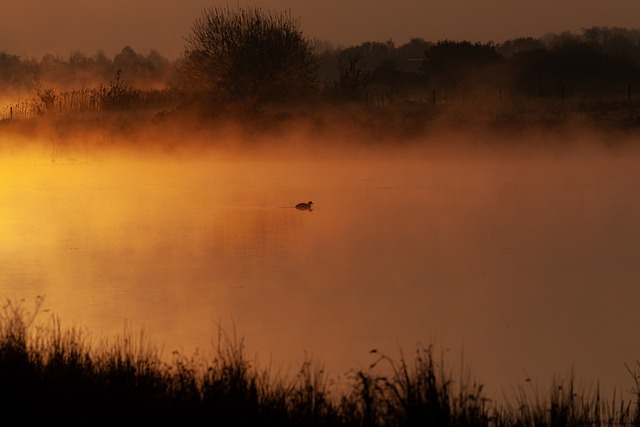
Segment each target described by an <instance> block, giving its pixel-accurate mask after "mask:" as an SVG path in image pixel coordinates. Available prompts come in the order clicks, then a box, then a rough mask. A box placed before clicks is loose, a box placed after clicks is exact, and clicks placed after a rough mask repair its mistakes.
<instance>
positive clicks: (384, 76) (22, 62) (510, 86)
mask: <svg viewBox="0 0 640 427" xmlns="http://www.w3.org/2000/svg"><path fill="white" fill-rule="evenodd" d="M185 40H186V46H185V49H184V51H183V53H182V55H181V56H180V58H178V59H176V60H169V59H167V58H165V57H163V56H162V55H161V54H160V53H159V52H158V51H156V50H152V51H149V52H147V53H144V54H142V53H138V52H135V51H134V50H133V49H132V48H131V47H129V46H127V47H125V48H123V49H122V51H121V52H120V53H118V54H116V55H115V56H114V57H113V58H109V57H108V56H107V55H106V54H105V53H104V52H102V51H98V52H96V53H95V54H93V55H86V54H84V53H81V52H72V53H71V54H70V55H69V56H68V57H66V58H65V57H63V56H59V55H56V56H54V55H50V54H47V55H45V56H43V57H42V58H41V59H40V60H36V59H33V58H23V57H19V56H17V55H13V54H9V53H5V52H0V101H1V102H2V104H3V105H0V119H6V118H30V117H35V116H40V115H44V114H50V113H54V114H57V113H65V112H77V111H96V110H119V109H125V110H126V109H131V108H135V107H145V108H150V109H152V110H154V109H155V111H156V112H158V111H164V110H172V108H178V109H180V108H182V109H183V110H185V109H186V108H191V109H192V108H193V106H194V105H196V106H197V108H198V109H199V110H209V111H210V112H214V113H215V112H220V111H221V110H224V109H225V108H227V106H228V105H234V108H235V106H237V105H240V106H241V107H242V106H244V107H247V106H248V107H249V110H256V109H257V108H259V106H263V105H265V104H271V105H273V104H278V105H283V104H287V103H291V102H292V101H293V102H295V103H296V104H298V105H299V104H300V103H307V104H309V105H312V104H313V105H315V104H317V103H318V102H325V103H326V102H329V103H334V104H335V103H338V104H339V103H342V102H358V103H362V104H369V105H374V106H386V105H389V104H393V105H397V104H398V103H403V102H407V101H409V102H412V103H414V104H419V105H422V106H427V105H429V106H430V105H436V104H439V105H447V104H451V103H455V102H462V101H469V100H471V101H481V102H487V101H495V100H496V99H498V100H499V99H503V98H507V99H511V100H514V99H515V100H518V99H529V100H531V99H534V100H536V99H537V100H539V99H541V100H545V99H562V100H564V99H565V98H569V97H573V98H574V99H577V98H580V99H581V100H582V99H589V100H590V101H594V100H595V101H596V102H599V101H605V102H609V101H612V100H613V101H615V102H618V101H620V100H625V101H631V100H632V99H637V98H638V96H639V95H638V94H640V30H635V29H622V28H608V27H592V28H588V29H583V30H582V31H581V32H580V33H577V34H576V33H570V32H565V33H560V34H548V35H546V36H544V37H541V38H532V37H527V38H516V39H512V40H507V41H505V42H503V43H493V42H489V43H479V42H476V43H474V42H470V41H451V40H441V41H437V42H431V41H426V40H424V39H422V38H414V39H412V40H410V41H409V42H407V43H404V44H402V45H399V46H396V44H395V43H393V42H392V41H387V42H366V43H362V44H360V45H357V46H350V47H346V48H343V47H339V48H336V47H332V46H328V45H321V44H319V43H318V42H317V41H315V40H312V39H309V38H307V37H306V36H304V34H303V32H302V30H301V29H300V26H299V23H298V21H297V20H295V19H292V18H291V16H290V15H289V14H287V13H271V12H263V11H262V10H261V9H238V10H230V9H228V8H226V9H225V8H212V9H208V10H205V12H204V13H203V15H202V17H201V18H199V19H197V20H196V21H195V23H194V26H193V28H192V33H191V34H190V35H189V36H188V37H187V38H186V39H185ZM185 106H187V107H185ZM203 107H204V108H203ZM581 108H582V107H581ZM190 111H191V110H190ZM419 113H420V114H421V117H422V116H424V114H423V112H420V111H419ZM509 114H510V118H508V120H510V121H513V117H523V109H522V108H521V107H520V106H518V111H517V113H516V114H515V116H514V114H513V113H509ZM625 114H626V113H625ZM631 115H632V116H633V112H632V113H631ZM511 116H513V117H511ZM627 116H628V115H627ZM403 120H404V119H403ZM420 120H422V118H421V119H420ZM499 120H502V119H499Z"/></svg>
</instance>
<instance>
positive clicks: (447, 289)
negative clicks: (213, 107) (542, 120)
mask: <svg viewBox="0 0 640 427" xmlns="http://www.w3.org/2000/svg"><path fill="white" fill-rule="evenodd" d="M637 162H638V158H637V157H636V156H635V155H633V154H632V153H631V154H629V155H626V156H612V155H610V154H606V153H593V152H574V153H571V154H568V153H564V154H562V155H558V153H555V154H553V153H544V152H540V153H538V154H536V155H526V156H523V155H519V154H517V153H516V154H512V155H504V154H497V153H489V154H487V153H484V154H481V153H479V152H478V153H476V155H472V156H470V155H465V156H460V155H457V154H454V155H445V154H443V153H435V152H433V151H429V150H427V151H411V150H409V151H406V150H405V151H404V152H403V151H402V150H396V151H395V154H393V155H390V154H389V153H384V152H380V153H376V152H375V150H372V151H371V152H369V153H367V152H364V151H360V152H356V151H354V152H352V153H349V152H340V153H339V154H338V155H333V154H328V153H325V154H318V153H317V152H316V153H315V154H314V155H301V154H299V153H298V154H295V155H290V154H286V153H281V154H280V155H276V154H274V153H273V152H271V154H270V155H264V154H257V155H252V156H248V157H243V156H240V155H238V154H237V153H235V154H234V153H227V154H222V153H210V154H207V155H204V156H202V155H199V156H197V157H196V158H186V157H182V158H176V157H171V156H165V157H163V156H156V157H149V158H145V159H143V158H140V157H137V158H136V157H134V156H124V155H121V154H119V155H109V156H103V157H102V158H100V156H88V158H87V159H86V161H85V160H69V159H65V158H58V159H55V162H52V161H51V159H50V158H49V157H48V156H42V155H41V154H40V155H31V156H6V157H4V158H3V159H2V185H0V232H1V233H2V237H3V238H2V241H1V242H0V262H1V263H2V265H3V269H2V271H1V272H0V282H1V283H2V286H3V288H2V296H3V297H17V298H25V299H27V300H28V299H30V298H35V296H36V295H45V296H46V305H47V307H48V308H50V309H51V310H53V311H54V312H55V313H56V314H57V315H59V316H60V317H61V319H62V321H63V322H65V323H71V324H81V325H83V326H86V327H87V328H88V329H89V331H93V333H95V334H106V335H112V334H117V333H120V332H121V331H122V325H123V323H124V322H125V321H126V320H128V321H131V322H132V323H133V324H134V325H145V328H146V330H147V332H148V334H149V336H150V337H151V338H152V339H153V340H154V341H157V342H159V343H161V344H163V345H164V348H165V352H166V353H167V354H170V352H171V351H172V350H174V349H182V350H184V351H185V352H187V353H189V352H191V351H193V350H194V349H195V348H200V349H201V350H206V349H208V348H210V345H211V343H212V340H213V339H215V336H216V333H217V332H216V328H217V324H218V323H219V322H220V323H222V325H223V326H226V327H227V328H231V327H232V325H235V327H236V329H237V331H238V333H239V334H240V335H242V336H244V337H245V338H246V340H247V344H248V346H249V349H250V350H251V351H255V352H256V353H257V354H258V355H259V357H260V359H261V360H263V361H266V360H268V359H270V358H272V360H273V361H274V363H276V364H277V365H278V366H285V367H286V366H288V364H289V363H295V362H297V361H300V360H301V359H302V358H303V357H304V352H305V351H307V352H309V353H310V354H312V355H313V356H314V357H316V358H317V359H318V360H320V361H322V362H325V363H326V364H327V368H328V369H329V371H330V372H333V373H336V374H341V373H344V372H346V371H347V370H348V369H349V368H352V367H357V366H359V364H367V363H368V362H369V360H368V359H367V354H368V350H370V349H371V348H373V347H377V348H380V349H384V350H386V351H387V352H393V351H395V350H396V348H397V346H402V347H403V348H405V349H407V350H409V351H410V349H411V348H412V347H413V345H414V344H415V343H416V342H429V341H430V340H431V339H436V342H439V343H442V344H443V345H445V346H447V347H450V348H452V349H453V351H457V350H460V349H461V348H464V352H465V357H466V358H467V359H468V360H470V361H471V363H472V368H473V371H474V373H476V374H477V375H478V376H479V377H480V378H481V379H482V380H483V381H484V382H486V383H487V384H489V385H492V384H494V385H496V386H495V388H494V390H493V391H494V392H497V391H499V388H500V387H508V384H511V383H513V382H521V381H522V380H523V377H524V375H525V374H524V373H525V372H526V375H528V376H530V377H533V378H535V379H536V380H538V381H541V382H542V381H545V380H547V379H549V378H550V375H551V374H553V373H564V372H568V370H569V369H571V367H575V368H576V371H577V373H578V374H579V375H580V376H581V377H587V378H588V379H592V378H593V379H594V380H595V379H599V380H600V381H601V384H602V387H603V389H606V387H607V386H619V385H620V383H623V382H625V381H626V379H627V378H626V375H628V374H627V373H626V371H625V370H624V363H625V362H629V361H631V360H633V358H634V357H637V350H638V349H637V345H636V344H635V341H634V340H633V339H630V337H629V335H628V333H629V329H628V325H630V324H635V323H637V321H638V320H639V319H638V314H637V310H636V309H635V302H636V301H637V300H638V298H640V294H639V293H638V292H639V290H638V287H637V286H636V284H637V283H638V280H639V279H640V269H639V267H638V265H637V262H636V259H635V255H636V254H637V253H638V252H639V250H640V247H639V243H638V242H640V227H638V226H637V218H636V217H637V215H636V213H637V212H638V211H639V210H640V172H638V171H639V170H640V168H637ZM308 200H313V201H314V208H315V209H314V211H313V212H301V211H298V210H296V209H294V208H293V206H294V205H295V204H296V203H298V202H301V201H308ZM596 343H597V344H596ZM550 348H553V349H555V351H554V352H553V355H552V356H550V353H549V349H550ZM611 349H615V351H612V350H611ZM454 359H455V357H454Z"/></svg>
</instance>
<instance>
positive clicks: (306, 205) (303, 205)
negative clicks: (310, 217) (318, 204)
mask: <svg viewBox="0 0 640 427" xmlns="http://www.w3.org/2000/svg"><path fill="white" fill-rule="evenodd" d="M311 205H313V202H311V201H310V202H309V203H298V204H297V205H296V209H298V210H300V211H309V212H311V211H312V210H313V208H312V207H311Z"/></svg>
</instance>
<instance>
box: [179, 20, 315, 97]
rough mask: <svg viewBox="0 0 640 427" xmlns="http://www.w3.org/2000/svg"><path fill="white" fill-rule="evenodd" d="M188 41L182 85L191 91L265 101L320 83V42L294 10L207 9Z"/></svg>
mask: <svg viewBox="0 0 640 427" xmlns="http://www.w3.org/2000/svg"><path fill="white" fill-rule="evenodd" d="M185 40H186V42H187V44H186V47H185V50H184V52H183V55H182V61H181V65H180V67H179V86H180V87H181V88H182V89H184V90H187V91H188V92H192V93H202V92H205V93H207V94H212V95H215V96H216V97H217V98H218V99H223V100H239V101H249V102H252V103H260V102H263V101H268V100H279V99H283V98H285V99H286V98H289V97H293V96H296V95H299V94H300V93H301V92H304V91H306V90H308V89H309V88H311V87H313V86H314V84H315V72H316V68H317V63H318V53H317V48H316V43H315V42H314V41H312V40H310V39H308V38H306V37H304V35H303V34H302V31H301V30H300V28H299V25H298V21H296V20H294V19H292V18H291V14H290V13H288V12H280V13H274V12H263V11H262V10H261V9H259V8H247V9H245V8H238V9H229V8H228V7H227V8H221V7H211V8H207V9H205V10H204V11H203V13H202V16H201V17H200V18H199V19H197V20H196V21H195V23H194V24H193V27H192V31H191V33H190V34H189V35H188V36H187V37H186V38H185Z"/></svg>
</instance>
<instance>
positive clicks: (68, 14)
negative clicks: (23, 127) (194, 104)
mask: <svg viewBox="0 0 640 427" xmlns="http://www.w3.org/2000/svg"><path fill="white" fill-rule="evenodd" d="M237 3H239V4H240V6H254V5H257V6H260V7H262V8H265V9H275V10H282V9H290V10H291V13H292V15H293V16H295V17H299V18H300V19H301V23H302V27H303V29H304V31H305V33H306V34H307V35H309V36H312V37H315V38H317V39H319V40H321V41H331V42H333V43H336V44H341V45H353V44H359V43H361V42H363V41H386V40H389V39H392V40H394V41H395V42H396V43H397V44H402V43H404V42H406V41H407V40H409V38H411V37H423V38H425V39H427V40H431V41H437V40H439V39H445V38H447V39H453V40H470V41H483V42H484V41H490V40H492V41H495V42H502V41H504V40H506V39H509V38H513V37H516V36H534V37H538V36H542V35H544V34H545V33H547V32H560V31H564V30H570V31H579V30H580V28H583V27H590V26H595V25H600V26H619V27H627V28H636V27H640V21H638V17H640V1H638V0H609V1H603V0H536V1H533V0H527V1H525V0H484V1H478V0H322V1H317V0H315V1H312V0H298V1H294V0H264V1H259V2H250V1H245V0H223V1H218V0H214V1H211V0H164V1H162V0H135V1H131V0H92V1H86V0H57V1H55V2H53V1H45V0H20V1H9V0H1V2H0V4H1V5H2V8H1V10H0V51H5V52H9V53H15V54H19V55H29V56H34V57H36V58H39V57H40V56H41V55H42V54H43V53H58V54H60V55H63V56H68V54H69V52H71V51H73V50H80V51H83V52H85V53H93V52H95V51H96V50H98V49H103V50H104V51H106V52H107V53H108V54H114V53H117V52H119V51H120V50H121V49H122V47H124V46H125V45H130V46H131V47H133V48H134V49H135V50H136V51H138V52H141V53H144V52H147V51H148V50H150V49H158V50H159V51H160V52H161V53H162V54H164V55H165V56H168V57H171V58H173V57H176V56H177V55H178V54H179V52H180V50H181V49H182V46H183V44H184V43H183V39H182V37H183V36H185V35H186V34H187V33H188V32H189V30H190V27H191V24H192V23H193V20H194V19H195V18H197V17H198V16H199V15H200V12H201V11H202V9H203V8H204V7H205V6H208V5H214V4H217V5H226V4H229V5H231V6H235V5H236V4H237Z"/></svg>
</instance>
